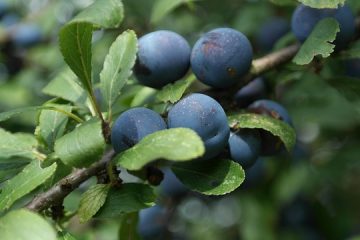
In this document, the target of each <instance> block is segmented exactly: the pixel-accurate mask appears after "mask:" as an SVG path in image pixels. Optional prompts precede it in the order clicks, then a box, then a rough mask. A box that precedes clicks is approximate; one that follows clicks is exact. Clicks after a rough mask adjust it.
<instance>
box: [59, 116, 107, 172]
mask: <svg viewBox="0 0 360 240" xmlns="http://www.w3.org/2000/svg"><path fill="white" fill-rule="evenodd" d="M104 150H105V140H104V137H103V134H102V128H101V123H100V122H99V121H88V122H86V123H84V124H82V125H80V126H79V127H77V128H76V129H75V130H73V131H72V132H70V133H68V134H66V135H64V136H62V137H61V138H59V139H58V140H56V142H55V153H56V155H57V156H58V157H59V158H60V159H61V161H62V162H63V163H65V164H66V165H69V166H73V167H85V166H89V165H90V164H92V163H93V162H95V161H97V160H99V158H100V156H101V155H102V154H103V152H104Z"/></svg>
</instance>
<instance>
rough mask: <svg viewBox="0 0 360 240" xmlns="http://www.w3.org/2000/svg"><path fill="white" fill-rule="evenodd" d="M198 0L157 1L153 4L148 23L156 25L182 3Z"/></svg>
mask: <svg viewBox="0 0 360 240" xmlns="http://www.w3.org/2000/svg"><path fill="white" fill-rule="evenodd" d="M195 1H198V0H171V1H169V0H157V1H156V2H155V3H154V6H153V9H152V12H151V20H150V22H151V23H153V24H157V23H158V22H159V21H161V20H162V19H163V18H164V17H165V16H166V15H167V14H169V13H170V12H171V11H173V10H174V9H175V8H177V7H178V6H180V5H181V4H184V3H190V2H195Z"/></svg>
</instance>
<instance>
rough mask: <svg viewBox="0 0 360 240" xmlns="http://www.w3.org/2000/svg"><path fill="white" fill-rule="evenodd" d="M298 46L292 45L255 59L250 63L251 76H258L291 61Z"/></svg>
mask: <svg viewBox="0 0 360 240" xmlns="http://www.w3.org/2000/svg"><path fill="white" fill-rule="evenodd" d="M299 49H300V45H299V44H294V45H290V46H288V47H286V48H283V49H281V50H279V51H276V52H273V53H270V54H268V55H266V56H264V57H262V58H258V59H255V60H254V61H253V62H252V68H251V71H250V72H251V74H253V75H260V74H263V73H265V72H267V71H269V70H271V69H274V68H275V67H277V66H279V65H281V64H283V63H286V62H288V61H289V60H291V59H292V58H293V57H294V56H295V55H296V53H297V52H298V51H299Z"/></svg>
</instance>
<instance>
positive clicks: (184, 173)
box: [171, 159, 245, 195]
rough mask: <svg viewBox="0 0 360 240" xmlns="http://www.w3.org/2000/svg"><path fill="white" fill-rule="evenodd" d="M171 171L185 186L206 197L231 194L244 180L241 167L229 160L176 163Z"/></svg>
mask: <svg viewBox="0 0 360 240" xmlns="http://www.w3.org/2000/svg"><path fill="white" fill-rule="evenodd" d="M171 169H172V170H173V172H174V173H175V175H176V177H177V178H179V180H180V181H181V182H182V183H183V184H184V185H185V186H187V187H188V188H190V189H191V190H193V191H197V192H200V193H203V194H206V195H223V194H226V193H229V192H232V191H234V190H235V189H236V188H238V187H239V186H240V185H241V183H242V182H243V181H244V179H245V172H244V170H243V169H242V167H241V166H240V165H239V164H237V163H235V162H233V161H231V160H223V159H222V160H220V159H212V160H210V161H208V160H199V161H192V162H187V163H176V164H174V165H173V166H172V167H171Z"/></svg>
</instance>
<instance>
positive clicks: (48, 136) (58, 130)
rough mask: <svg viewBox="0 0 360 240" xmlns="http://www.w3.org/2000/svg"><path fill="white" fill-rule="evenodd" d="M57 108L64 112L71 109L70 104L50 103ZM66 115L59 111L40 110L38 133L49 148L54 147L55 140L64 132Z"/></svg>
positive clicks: (66, 120)
mask: <svg viewBox="0 0 360 240" xmlns="http://www.w3.org/2000/svg"><path fill="white" fill-rule="evenodd" d="M51 106H54V107H56V108H58V109H61V110H64V111H66V112H70V111H71V106H66V105H59V104H52V105H51ZM67 122H68V117H67V116H66V115H65V114H63V113H60V112H56V111H52V110H42V111H41V113H40V116H39V126H38V127H39V130H38V133H39V135H40V136H41V138H42V139H43V140H44V141H45V143H46V144H47V147H48V148H49V149H50V150H53V149H54V144H55V140H56V139H58V138H59V137H61V136H62V135H63V134H64V131H65V127H66V124H67Z"/></svg>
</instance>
